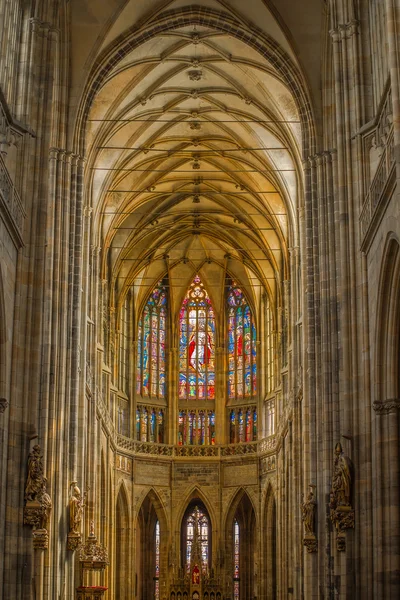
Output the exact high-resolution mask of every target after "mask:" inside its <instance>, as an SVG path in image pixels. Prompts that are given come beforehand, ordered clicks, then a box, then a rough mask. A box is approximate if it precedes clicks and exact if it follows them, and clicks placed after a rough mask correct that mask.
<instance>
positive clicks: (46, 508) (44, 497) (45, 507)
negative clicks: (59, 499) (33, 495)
mask: <svg viewBox="0 0 400 600" xmlns="http://www.w3.org/2000/svg"><path fill="white" fill-rule="evenodd" d="M38 500H39V502H40V504H41V507H42V522H41V528H42V529H47V521H48V518H49V514H50V511H51V508H52V502H51V498H50V496H49V494H48V493H47V478H46V477H43V480H42V488H41V490H40V492H39V493H38Z"/></svg>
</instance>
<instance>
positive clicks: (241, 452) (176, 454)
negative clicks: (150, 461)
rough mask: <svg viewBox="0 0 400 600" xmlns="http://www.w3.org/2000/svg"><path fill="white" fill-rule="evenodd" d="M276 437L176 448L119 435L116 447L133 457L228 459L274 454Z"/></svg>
mask: <svg viewBox="0 0 400 600" xmlns="http://www.w3.org/2000/svg"><path fill="white" fill-rule="evenodd" d="M275 444H276V440H275V436H274V435H271V436H270V437H268V438H265V439H263V440H260V441H257V442H249V443H238V444H226V445H224V444H216V445H215V446H211V445H209V446H206V445H204V446H200V445H199V446H189V445H187V446H178V445H176V446H174V445H170V444H156V443H154V442H139V441H137V440H133V439H132V438H129V437H125V436H123V435H120V434H118V435H117V436H116V446H117V447H118V449H119V450H120V451H122V452H126V453H128V454H131V455H151V456H158V457H160V456H166V457H172V458H188V457H193V458H194V457H198V458H210V457H216V458H228V457H232V456H248V455H256V454H258V453H263V454H264V453H266V452H268V453H272V452H274V450H275Z"/></svg>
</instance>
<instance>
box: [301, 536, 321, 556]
mask: <svg viewBox="0 0 400 600" xmlns="http://www.w3.org/2000/svg"><path fill="white" fill-rule="evenodd" d="M303 545H304V546H305V547H306V548H307V552H308V553H309V554H311V553H312V552H318V540H317V538H316V537H315V535H312V534H308V535H305V536H304V538H303Z"/></svg>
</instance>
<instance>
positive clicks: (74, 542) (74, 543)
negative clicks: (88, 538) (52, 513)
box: [67, 532, 82, 552]
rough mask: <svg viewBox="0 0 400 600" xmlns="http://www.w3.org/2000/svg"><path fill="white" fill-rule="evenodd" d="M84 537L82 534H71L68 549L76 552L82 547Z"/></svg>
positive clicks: (68, 539)
mask: <svg viewBox="0 0 400 600" xmlns="http://www.w3.org/2000/svg"><path fill="white" fill-rule="evenodd" d="M81 540H82V536H81V534H80V533H72V532H71V533H69V534H68V538H67V549H68V550H71V551H72V552H75V550H77V549H78V548H79V546H80V545H81Z"/></svg>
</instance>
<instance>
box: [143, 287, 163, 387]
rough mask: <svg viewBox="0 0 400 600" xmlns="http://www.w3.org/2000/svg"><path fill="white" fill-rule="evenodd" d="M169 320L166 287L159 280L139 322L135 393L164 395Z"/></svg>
mask: <svg viewBox="0 0 400 600" xmlns="http://www.w3.org/2000/svg"><path fill="white" fill-rule="evenodd" d="M166 320H167V290H166V287H165V283H163V282H161V281H160V282H159V283H158V285H157V286H156V287H155V289H154V290H153V292H152V294H151V296H150V298H149V300H148V301H147V303H146V305H145V307H144V309H143V313H142V316H141V318H140V320H139V324H138V335H137V371H136V392H137V394H140V395H142V396H151V397H159V398H164V397H165V392H166V376H165V342H166Z"/></svg>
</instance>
